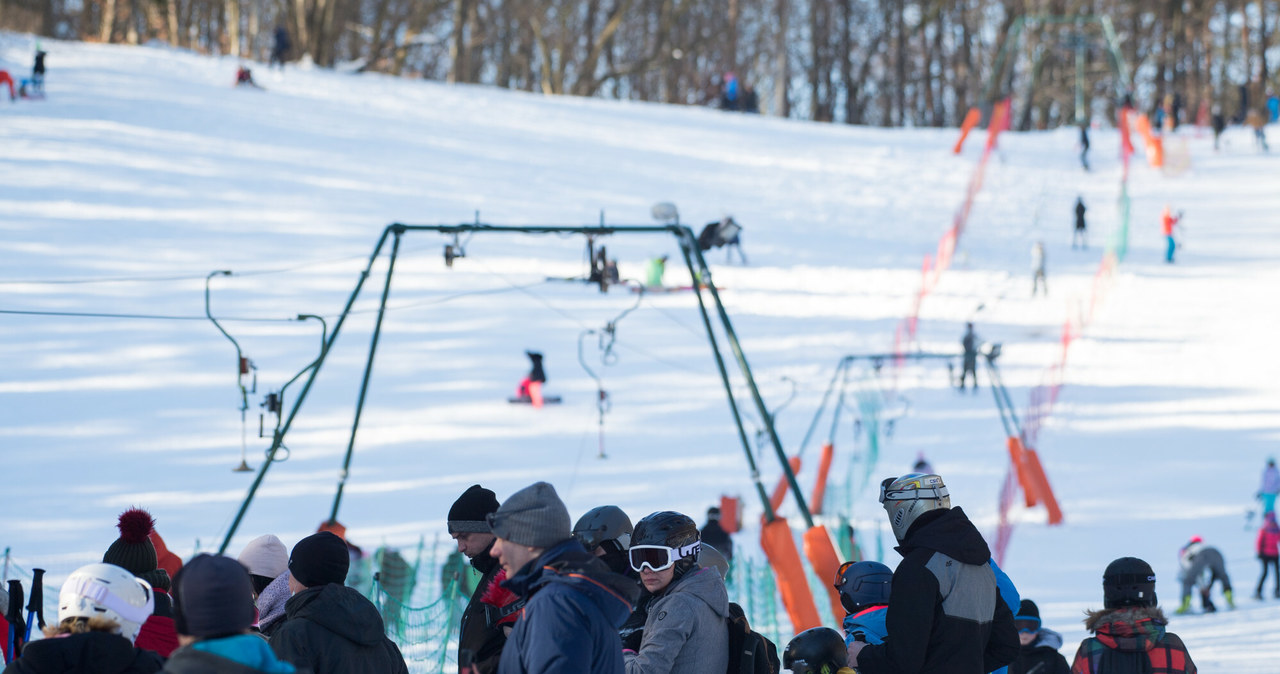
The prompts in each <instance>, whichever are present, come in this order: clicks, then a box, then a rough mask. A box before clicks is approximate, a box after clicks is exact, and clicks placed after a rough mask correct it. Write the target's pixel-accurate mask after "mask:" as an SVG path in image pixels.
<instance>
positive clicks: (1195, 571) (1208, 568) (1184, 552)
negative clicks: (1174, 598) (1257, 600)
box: [1175, 536, 1236, 615]
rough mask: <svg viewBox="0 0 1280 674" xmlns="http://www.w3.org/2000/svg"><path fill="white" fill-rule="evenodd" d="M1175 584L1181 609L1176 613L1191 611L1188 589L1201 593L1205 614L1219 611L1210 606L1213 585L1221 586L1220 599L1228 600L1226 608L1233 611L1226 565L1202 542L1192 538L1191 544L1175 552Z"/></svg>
mask: <svg viewBox="0 0 1280 674" xmlns="http://www.w3.org/2000/svg"><path fill="white" fill-rule="evenodd" d="M1178 566H1179V571H1178V580H1179V581H1180V582H1181V583H1182V605H1181V606H1179V607H1178V610H1177V611H1175V613H1177V614H1178V615H1182V614H1184V613H1187V612H1189V611H1190V610H1191V588H1192V587H1195V588H1196V589H1197V590H1198V591H1199V592H1200V603H1201V606H1202V607H1203V608H1204V612H1205V613H1213V612H1214V611H1216V610H1218V608H1217V607H1216V606H1214V605H1213V600H1212V599H1210V597H1209V593H1210V592H1211V591H1212V590H1213V584H1214V583H1215V582H1220V583H1222V596H1223V597H1226V599H1227V608H1231V609H1234V608H1235V607H1236V604H1235V600H1234V599H1233V598H1232V596H1231V578H1230V577H1229V576H1228V575H1227V563H1226V562H1225V561H1224V560H1223V559H1222V553H1221V552H1219V551H1218V549H1217V548H1215V547H1213V546H1211V545H1205V544H1204V539H1202V538H1200V537H1199V536H1192V537H1191V540H1190V541H1188V542H1187V544H1186V545H1184V546H1183V547H1182V549H1181V550H1179V551H1178Z"/></svg>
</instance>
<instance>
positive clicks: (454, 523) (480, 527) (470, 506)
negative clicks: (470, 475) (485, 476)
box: [449, 484, 498, 534]
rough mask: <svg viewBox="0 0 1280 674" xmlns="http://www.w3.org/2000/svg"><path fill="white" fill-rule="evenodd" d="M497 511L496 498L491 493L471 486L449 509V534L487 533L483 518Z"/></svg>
mask: <svg viewBox="0 0 1280 674" xmlns="http://www.w3.org/2000/svg"><path fill="white" fill-rule="evenodd" d="M497 509H498V497H497V496H495V495H494V493H493V492H492V491H489V490H488V489H485V488H484V487H481V486H480V485H478V484H473V485H471V486H470V487H467V490H466V491H464V492H462V496H459V497H458V500H457V501H454V502H453V507H452V508H449V533H451V534H461V533H481V534H487V533H489V525H488V524H487V523H485V517H487V516H488V515H489V513H491V512H494V511H495V510H497Z"/></svg>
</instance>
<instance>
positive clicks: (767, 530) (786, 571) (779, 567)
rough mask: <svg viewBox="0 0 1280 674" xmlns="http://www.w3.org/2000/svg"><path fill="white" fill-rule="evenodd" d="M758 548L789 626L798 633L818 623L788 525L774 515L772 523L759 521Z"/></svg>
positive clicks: (819, 621)
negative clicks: (770, 570) (774, 581)
mask: <svg viewBox="0 0 1280 674" xmlns="http://www.w3.org/2000/svg"><path fill="white" fill-rule="evenodd" d="M760 547H761V548H763V549H764V554H765V556H766V557H768V558H769V565H770V566H772V567H773V573H774V575H775V576H777V579H778V591H779V592H780V593H781V594H782V605H783V606H785V607H786V609H787V615H788V616H789V617H790V618H791V628H792V629H793V630H794V631H796V632H800V631H801V630H807V629H809V628H810V627H818V626H820V625H821V624H822V619H821V618H819V617H818V606H817V604H815V603H814V601H813V593H812V592H810V591H809V580H808V579H807V578H805V574H804V566H803V564H802V562H801V561H800V551H799V550H797V549H796V540H795V539H794V538H792V537H791V527H790V526H789V525H788V524H787V521H786V520H785V519H783V518H781V517H778V518H776V519H774V520H773V521H772V522H763V523H761V526H760Z"/></svg>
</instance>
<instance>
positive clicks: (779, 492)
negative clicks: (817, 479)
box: [769, 456, 800, 513]
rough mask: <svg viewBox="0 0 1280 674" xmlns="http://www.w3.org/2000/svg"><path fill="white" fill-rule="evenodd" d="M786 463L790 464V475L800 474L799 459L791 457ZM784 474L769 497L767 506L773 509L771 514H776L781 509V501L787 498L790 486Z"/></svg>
mask: <svg viewBox="0 0 1280 674" xmlns="http://www.w3.org/2000/svg"><path fill="white" fill-rule="evenodd" d="M787 463H789V464H791V474H792V475H795V474H796V473H799V472H800V457H798V456H793V457H791V458H790V459H787ZM790 484H791V483H790V482H789V481H788V480H787V476H786V474H783V475H782V477H779V478H778V486H776V487H774V488H773V496H770V497H769V505H770V506H772V507H773V512H775V513H776V512H778V508H781V507H782V501H783V500H784V499H786V498H787V487H789V486H790Z"/></svg>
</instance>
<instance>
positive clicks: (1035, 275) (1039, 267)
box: [1031, 241, 1049, 297]
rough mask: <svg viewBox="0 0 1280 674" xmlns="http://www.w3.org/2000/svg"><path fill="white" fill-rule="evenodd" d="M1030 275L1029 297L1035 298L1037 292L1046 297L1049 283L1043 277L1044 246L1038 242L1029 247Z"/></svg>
mask: <svg viewBox="0 0 1280 674" xmlns="http://www.w3.org/2000/svg"><path fill="white" fill-rule="evenodd" d="M1031 274H1032V276H1031V296H1032V297H1035V296H1036V291H1039V290H1042V291H1044V294H1045V295H1048V294H1049V283H1048V281H1047V280H1045V276H1044V244H1043V243H1041V242H1039V241H1037V242H1036V243H1035V245H1034V246H1032V247H1031Z"/></svg>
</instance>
